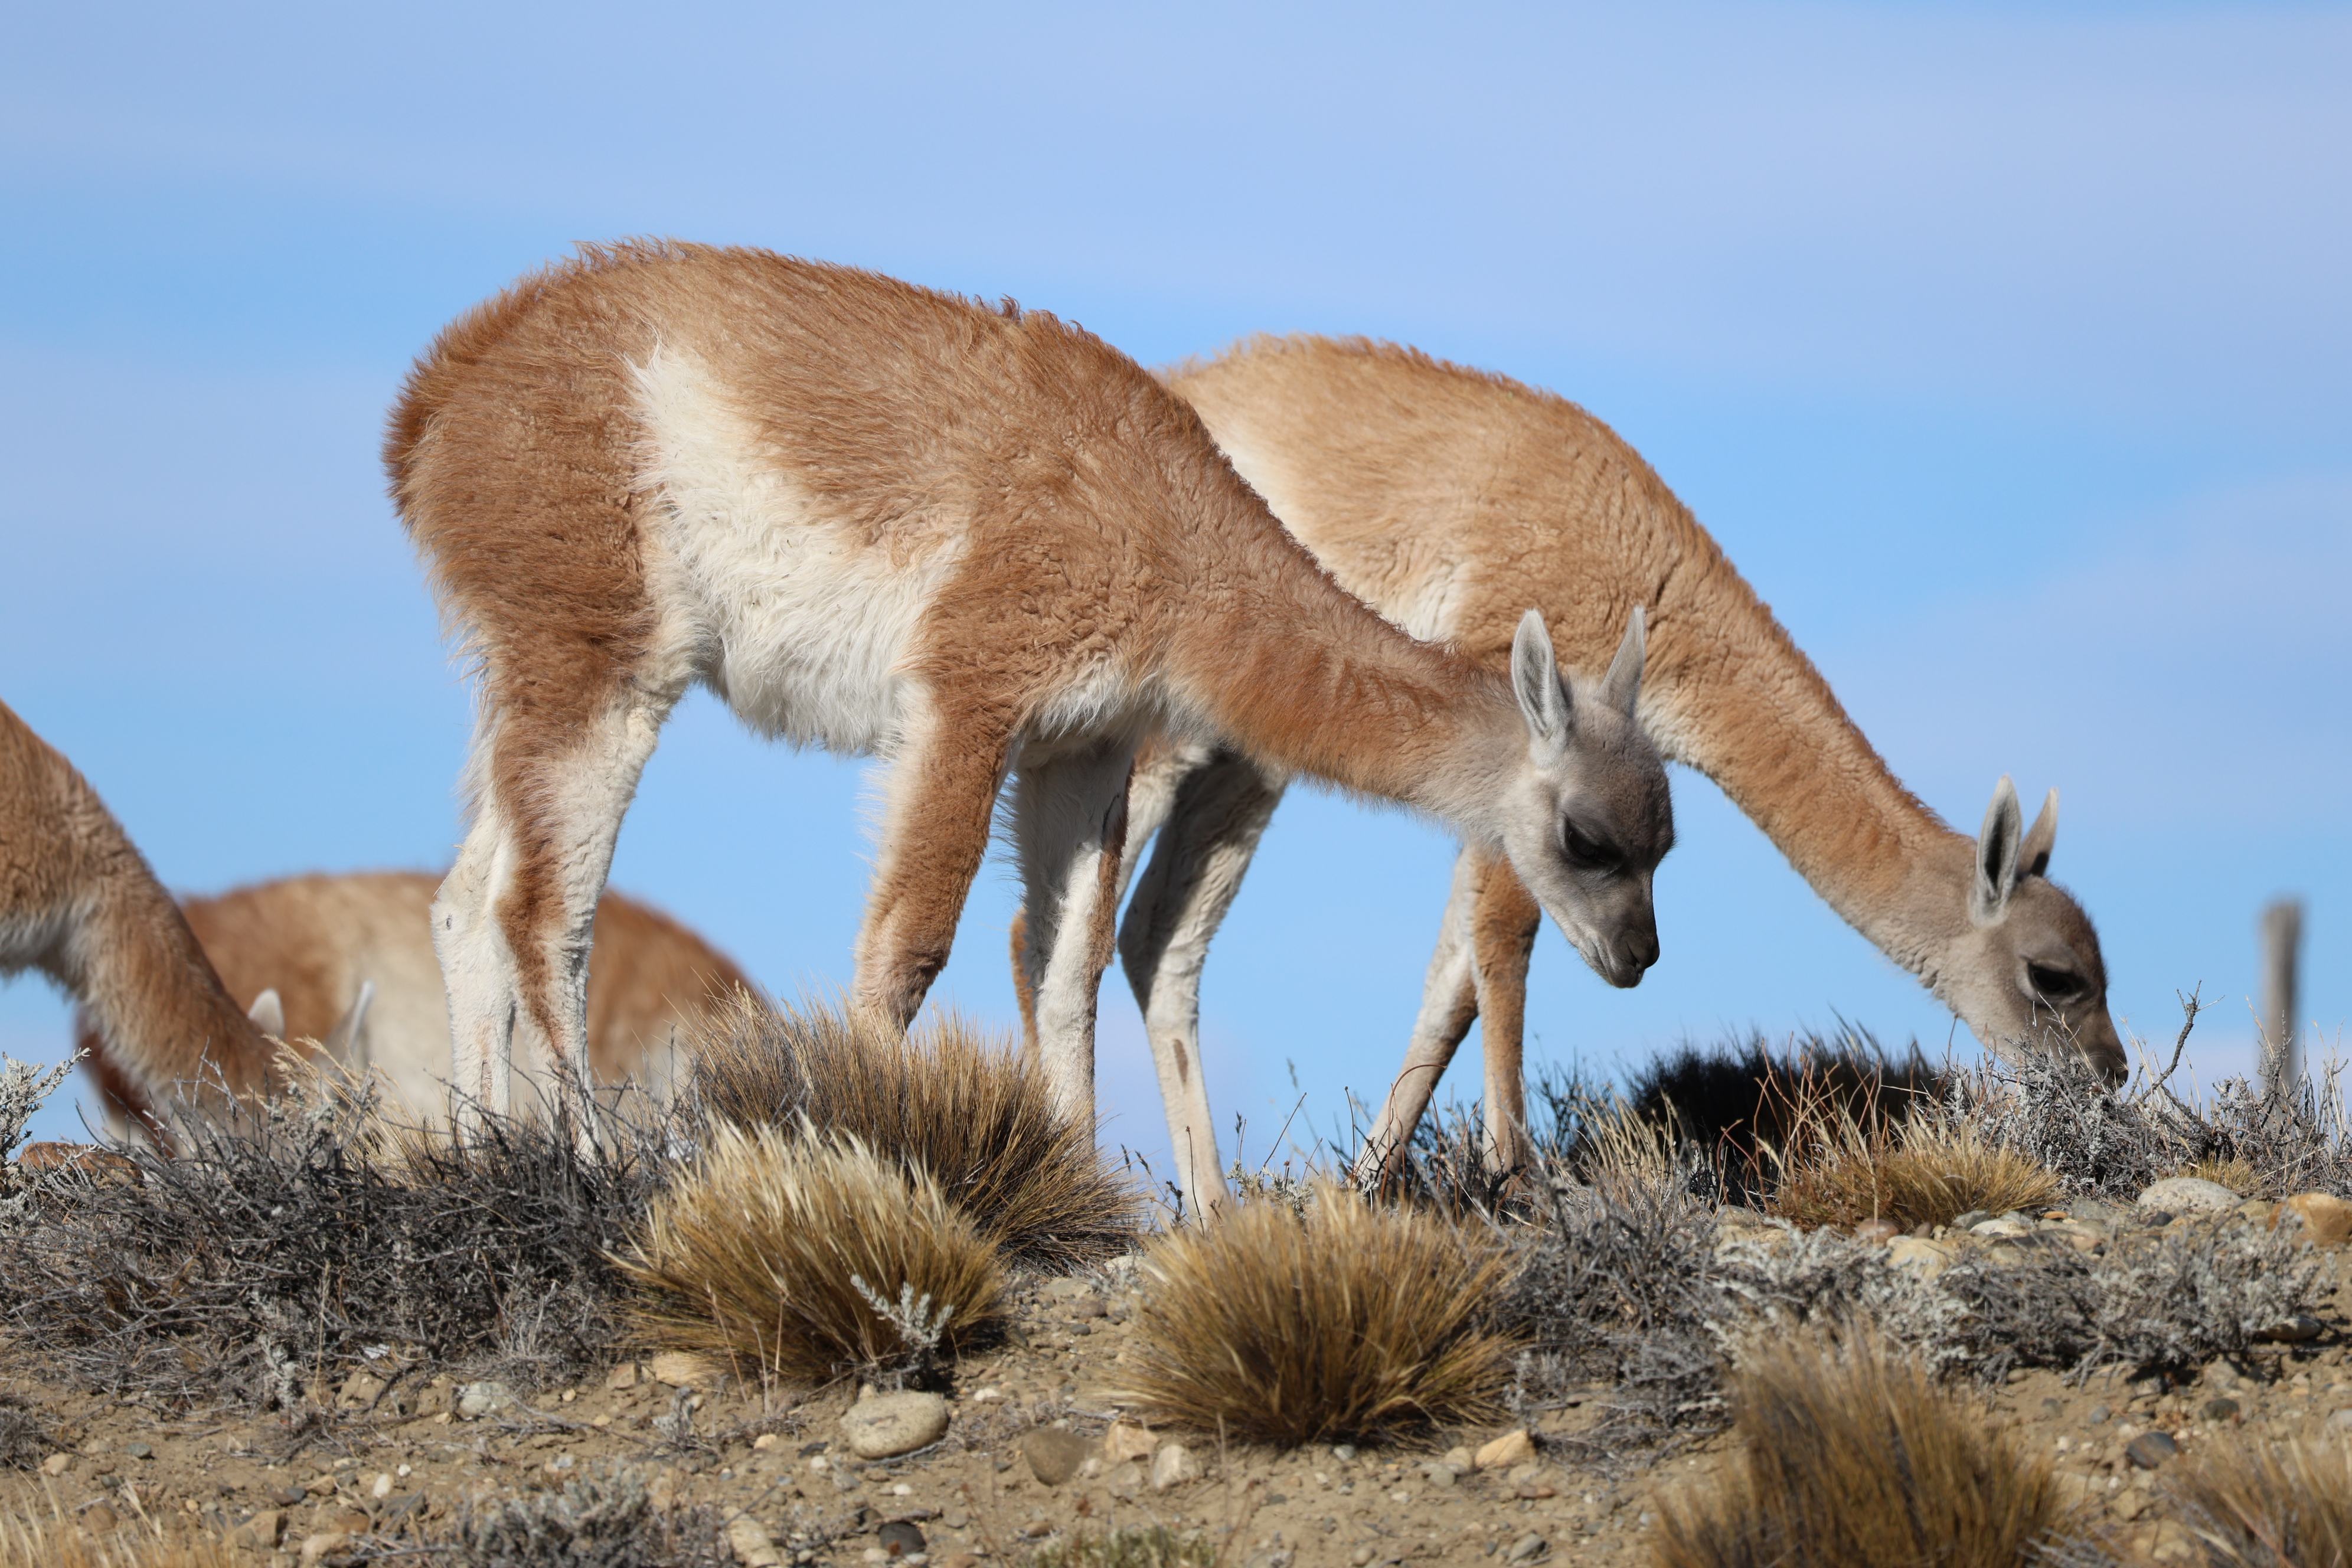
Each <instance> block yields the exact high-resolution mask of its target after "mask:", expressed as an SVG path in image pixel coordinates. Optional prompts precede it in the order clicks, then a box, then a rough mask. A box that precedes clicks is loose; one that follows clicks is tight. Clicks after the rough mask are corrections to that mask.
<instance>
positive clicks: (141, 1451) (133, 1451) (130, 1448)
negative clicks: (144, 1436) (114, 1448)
mask: <svg viewBox="0 0 2352 1568" xmlns="http://www.w3.org/2000/svg"><path fill="white" fill-rule="evenodd" d="M122 1451H123V1452H124V1453H126V1454H128V1455H130V1456H131V1458H134V1459H152V1458H154V1457H155V1450H154V1449H153V1448H152V1447H150V1446H149V1445H147V1444H145V1443H125V1444H123V1445H122Z"/></svg>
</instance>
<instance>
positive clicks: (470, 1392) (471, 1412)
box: [457, 1383, 515, 1421]
mask: <svg viewBox="0 0 2352 1568" xmlns="http://www.w3.org/2000/svg"><path fill="white" fill-rule="evenodd" d="M514 1405H515V1396H514V1395H513V1394H511V1393H509V1391H508V1389H507V1385H506V1384H503V1383H469V1384H466V1385H465V1386H464V1387H463V1388H460V1389H459V1390H457V1414H458V1415H459V1416H461V1417H462V1418H464V1419H465V1420H467V1421H478V1420H479V1419H481V1418H482V1417H483V1416H485V1415H497V1414H499V1412H500V1411H502V1410H512V1409H513V1408H514Z"/></svg>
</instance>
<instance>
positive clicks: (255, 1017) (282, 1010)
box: [245, 986, 286, 1040]
mask: <svg viewBox="0 0 2352 1568" xmlns="http://www.w3.org/2000/svg"><path fill="white" fill-rule="evenodd" d="M245 1016H246V1019H247V1022H248V1023H250V1024H252V1026H254V1027H255V1028H257V1029H258V1030H260V1031H261V1032H262V1033H263V1034H265V1035H269V1036H273V1037H276V1038H278V1039H281V1040H282V1039H284V1038H285V1037H286V1004H285V1003H283V1002H280V1001H279V1000H278V991H277V988H276V987H275V986H272V987H271V988H270V989H268V990H267V991H264V992H263V993H262V994H260V995H258V996H256V997H255V998H254V999H253V1005H252V1006H250V1007H247V1009H246V1010H245Z"/></svg>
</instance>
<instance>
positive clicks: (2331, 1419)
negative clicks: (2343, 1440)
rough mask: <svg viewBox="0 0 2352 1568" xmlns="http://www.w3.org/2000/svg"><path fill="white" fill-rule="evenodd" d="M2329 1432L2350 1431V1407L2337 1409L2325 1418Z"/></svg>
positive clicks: (2351, 1413)
mask: <svg viewBox="0 0 2352 1568" xmlns="http://www.w3.org/2000/svg"><path fill="white" fill-rule="evenodd" d="M2327 1428H2328V1430H2329V1431H2331V1432H2352V1409H2344V1410H2338V1411H2336V1413H2335V1414H2334V1415H2330V1416H2328V1418H2327Z"/></svg>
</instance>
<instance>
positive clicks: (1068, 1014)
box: [1013, 742, 1134, 1121]
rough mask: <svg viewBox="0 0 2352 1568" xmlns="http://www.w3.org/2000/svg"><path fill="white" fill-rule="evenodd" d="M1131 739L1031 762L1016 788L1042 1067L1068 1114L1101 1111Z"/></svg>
mask: <svg viewBox="0 0 2352 1568" xmlns="http://www.w3.org/2000/svg"><path fill="white" fill-rule="evenodd" d="M1133 759H1134V752H1133V751H1132V749H1131V748H1130V747H1129V746H1128V745H1126V744H1124V743H1121V742H1108V743H1105V744H1101V745H1098V746H1093V747H1089V748H1088V749H1087V750H1086V751H1084V752H1078V753H1077V754H1076V755H1072V756H1064V757H1055V758H1053V759H1051V760H1050V761H1047V762H1045V763H1037V764H1024V766H1023V768H1022V770H1021V774H1020V778H1019V780H1018V782H1017V783H1016V784H1014V786H1013V843H1014V845H1015V847H1016V848H1017V850H1018V852H1019V855H1020V860H1021V880H1022V890H1023V899H1022V902H1023V907H1024V913H1025V914H1026V916H1027V922H1026V923H1027V930H1028V933H1029V942H1028V945H1027V948H1026V950H1025V952H1024V953H1023V955H1022V956H1023V961H1024V964H1025V966H1026V968H1027V970H1028V981H1029V988H1030V991H1031V994H1033V995H1034V997H1035V998H1036V1001H1035V1016H1036V1020H1037V1022H1036V1033H1037V1059H1038V1064H1039V1066H1040V1067H1042V1068H1044V1069H1045V1082H1046V1085H1047V1087H1048V1088H1049V1089H1051V1090H1052V1092H1053V1096H1054V1099H1055V1103H1056V1104H1057V1105H1058V1106H1059V1107H1060V1108H1061V1110H1062V1111H1063V1112H1064V1114H1066V1115H1069V1116H1075V1117H1079V1118H1083V1119H1086V1120H1087V1121H1091V1120H1092V1118H1093V1116H1094V1112H1095V1004H1096V998H1097V994H1098V993H1099V991H1100V989H1101V985H1102V972H1103V971H1104V970H1105V969H1106V968H1108V967H1109V964H1110V958H1111V952H1112V947H1113V942H1114V939H1115V937H1116V935H1117V932H1118V889H1119V880H1120V859H1121V856H1122V853H1123V851H1124V849H1125V847H1126V842H1127V802H1128V775H1129V773H1130V772H1131V771H1132V765H1133Z"/></svg>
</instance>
